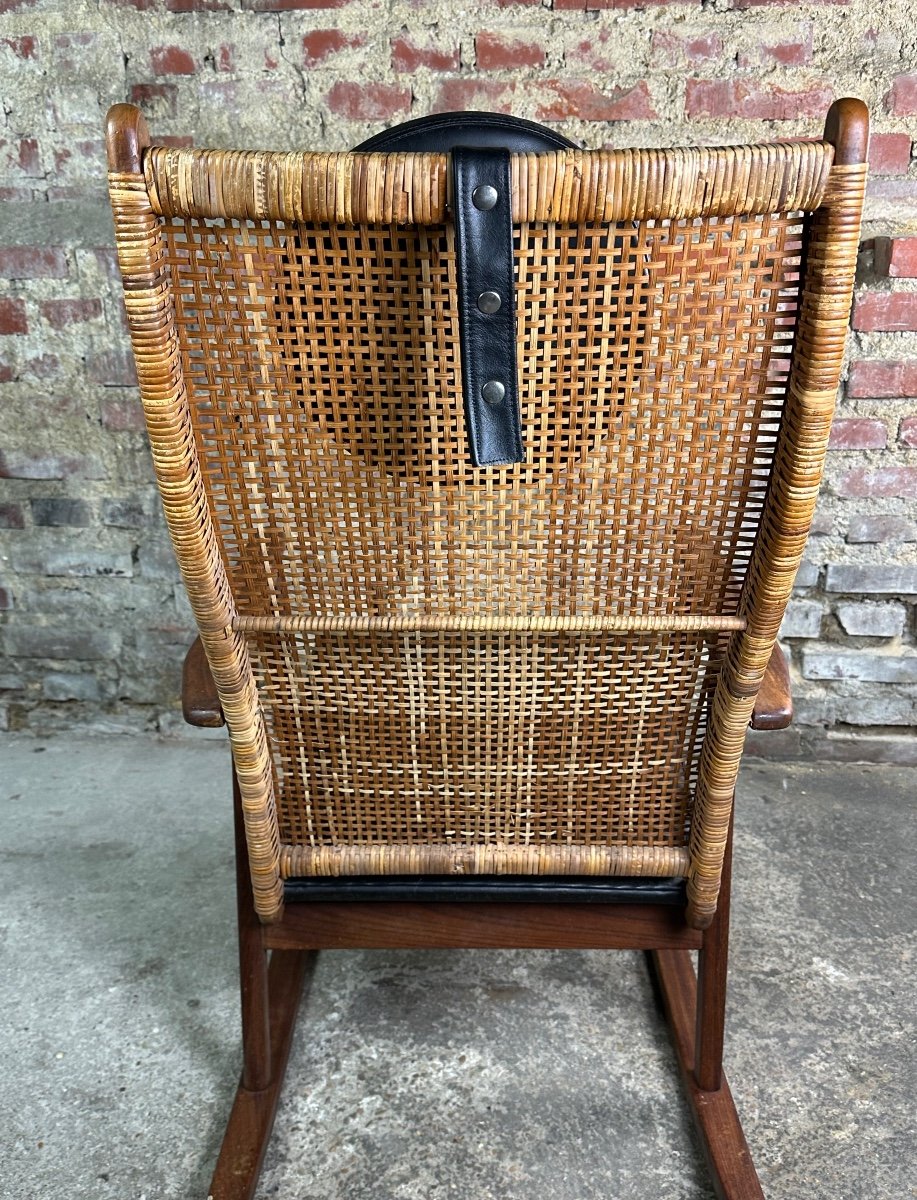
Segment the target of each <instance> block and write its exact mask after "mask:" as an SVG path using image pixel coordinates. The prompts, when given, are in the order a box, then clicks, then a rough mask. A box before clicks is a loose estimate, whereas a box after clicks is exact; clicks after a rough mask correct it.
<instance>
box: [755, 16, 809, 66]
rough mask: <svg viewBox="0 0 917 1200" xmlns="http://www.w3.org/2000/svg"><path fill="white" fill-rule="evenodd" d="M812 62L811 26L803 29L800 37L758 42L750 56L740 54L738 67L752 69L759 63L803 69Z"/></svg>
mask: <svg viewBox="0 0 917 1200" xmlns="http://www.w3.org/2000/svg"><path fill="white" fill-rule="evenodd" d="M811 61H812V26H811V25H809V26H808V27H806V29H805V34H804V36H802V37H796V38H787V39H785V40H784V41H778V42H768V41H763V42H759V43H758V46H757V48H756V50H755V51H754V52H753V53H752V54H740V55H739V60H738V65H739V66H740V67H753V66H757V65H758V64H759V63H777V64H778V65H779V66H782V67H804V66H806V65H807V64H808V63H810V62H811Z"/></svg>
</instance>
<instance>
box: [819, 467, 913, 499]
mask: <svg viewBox="0 0 917 1200" xmlns="http://www.w3.org/2000/svg"><path fill="white" fill-rule="evenodd" d="M837 494H838V495H839V496H844V497H853V498H854V499H859V498H867V497H871V496H892V497H900V498H902V499H911V498H917V467H879V468H878V469H877V470H870V469H869V468H868V467H861V468H860V469H859V470H856V471H850V472H849V473H848V474H847V475H845V476H844V477H843V479H842V480H841V482H840V483H839V484H838V487H837Z"/></svg>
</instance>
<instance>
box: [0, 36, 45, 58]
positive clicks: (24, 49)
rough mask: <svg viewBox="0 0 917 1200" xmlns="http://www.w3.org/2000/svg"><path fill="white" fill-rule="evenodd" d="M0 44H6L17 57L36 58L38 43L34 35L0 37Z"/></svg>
mask: <svg viewBox="0 0 917 1200" xmlns="http://www.w3.org/2000/svg"><path fill="white" fill-rule="evenodd" d="M0 46H7V47H8V48H9V49H10V50H12V52H13V53H14V54H15V55H16V57H17V58H21V59H26V58H36V57H37V50H38V43H37V41H36V40H35V38H34V37H29V36H26V37H5V38H0Z"/></svg>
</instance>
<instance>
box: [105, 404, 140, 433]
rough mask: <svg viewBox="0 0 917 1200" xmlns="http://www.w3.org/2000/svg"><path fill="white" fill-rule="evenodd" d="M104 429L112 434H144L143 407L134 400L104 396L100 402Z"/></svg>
mask: <svg viewBox="0 0 917 1200" xmlns="http://www.w3.org/2000/svg"><path fill="white" fill-rule="evenodd" d="M99 411H100V412H101V415H102V428H103V429H110V430H111V431H112V433H142V432H143V430H144V429H145V428H146V422H145V420H144V417H143V407H142V405H140V404H139V403H138V402H137V401H136V400H134V399H127V400H124V399H122V398H121V397H120V396H119V397H115V396H103V397H102V399H101V401H100V402H99Z"/></svg>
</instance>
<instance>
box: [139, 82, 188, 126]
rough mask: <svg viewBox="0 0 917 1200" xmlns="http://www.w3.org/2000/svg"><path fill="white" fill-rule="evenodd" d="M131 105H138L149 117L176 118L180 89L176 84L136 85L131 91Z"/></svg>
mask: <svg viewBox="0 0 917 1200" xmlns="http://www.w3.org/2000/svg"><path fill="white" fill-rule="evenodd" d="M130 97H131V104H137V105H139V107H140V108H142V109H143V111H144V112H145V113H146V114H147V116H152V117H157V118H162V117H174V116H175V115H176V112H177V107H176V105H177V102H178V88H177V87H176V86H175V84H174V83H135V84H134V85H133V86H132V87H131V90H130Z"/></svg>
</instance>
